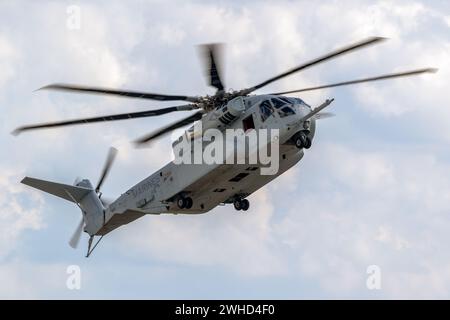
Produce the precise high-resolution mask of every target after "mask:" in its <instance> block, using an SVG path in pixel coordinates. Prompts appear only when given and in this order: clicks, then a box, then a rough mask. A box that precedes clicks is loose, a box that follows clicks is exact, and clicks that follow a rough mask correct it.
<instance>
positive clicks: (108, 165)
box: [95, 147, 117, 193]
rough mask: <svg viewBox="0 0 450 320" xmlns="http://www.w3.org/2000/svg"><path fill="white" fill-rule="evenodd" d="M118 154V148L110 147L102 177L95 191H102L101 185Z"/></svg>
mask: <svg viewBox="0 0 450 320" xmlns="http://www.w3.org/2000/svg"><path fill="white" fill-rule="evenodd" d="M116 155H117V149H116V148H113V147H111V148H109V152H108V157H107V158H106V162H105V165H104V167H103V170H102V173H101V175H100V179H99V180H98V183H97V186H96V187H95V192H97V193H98V192H99V191H100V187H101V186H102V184H103V182H104V181H105V178H106V176H107V175H108V173H109V170H110V169H111V166H112V164H113V162H114V159H115V158H116Z"/></svg>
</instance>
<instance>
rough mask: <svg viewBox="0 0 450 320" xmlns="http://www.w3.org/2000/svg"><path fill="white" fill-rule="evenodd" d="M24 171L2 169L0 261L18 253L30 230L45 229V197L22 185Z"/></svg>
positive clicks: (0, 178)
mask: <svg viewBox="0 0 450 320" xmlns="http://www.w3.org/2000/svg"><path fill="white" fill-rule="evenodd" d="M22 177H23V171H21V172H16V171H15V170H12V169H9V170H8V169H6V168H2V175H1V176H0V212H1V215H0V260H1V258H3V257H5V256H6V255H7V254H8V253H10V252H11V251H12V250H14V248H15V245H16V244H17V242H18V240H19V239H20V236H21V235H22V234H23V233H25V232H26V231H27V230H38V229H41V228H42V227H43V223H42V216H41V210H42V208H43V206H44V201H43V198H42V196H41V195H40V194H38V193H37V192H33V191H30V190H26V189H25V188H24V187H22V186H20V185H19V184H18V182H19V181H20V179H21V178H22Z"/></svg>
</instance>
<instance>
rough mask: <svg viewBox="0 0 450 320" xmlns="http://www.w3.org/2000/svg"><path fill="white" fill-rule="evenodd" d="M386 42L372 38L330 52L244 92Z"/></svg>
mask: <svg viewBox="0 0 450 320" xmlns="http://www.w3.org/2000/svg"><path fill="white" fill-rule="evenodd" d="M384 40H386V38H382V37H372V38H368V39H366V40H363V41H361V42H358V43H355V44H352V45H350V46H347V47H343V48H341V49H338V50H336V51H333V52H330V53H328V54H326V55H324V56H322V57H319V58H317V59H314V60H311V61H309V62H307V63H304V64H301V65H300V66H298V67H296V68H294V69H291V70H288V71H286V72H284V73H282V74H280V75H278V76H276V77H273V78H270V79H268V80H266V81H264V82H261V83H260V84H257V85H256V86H254V87H251V88H248V89H244V90H243V92H244V93H245V94H249V93H251V92H253V91H255V90H257V89H259V88H262V87H264V86H266V85H268V84H269V83H272V82H274V81H277V80H280V79H282V78H284V77H287V76H289V75H291V74H293V73H296V72H299V71H301V70H305V69H307V68H309V67H312V66H314V65H317V64H319V63H322V62H325V61H327V60H330V59H333V58H336V57H338V56H340V55H343V54H346V53H349V52H351V51H354V50H357V49H361V48H364V47H367V46H369V45H373V44H376V43H379V42H381V41H384Z"/></svg>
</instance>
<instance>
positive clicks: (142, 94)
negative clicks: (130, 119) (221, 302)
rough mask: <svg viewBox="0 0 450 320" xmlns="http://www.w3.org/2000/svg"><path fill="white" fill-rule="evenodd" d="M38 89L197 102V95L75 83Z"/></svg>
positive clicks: (58, 84) (51, 85)
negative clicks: (117, 88)
mask: <svg viewBox="0 0 450 320" xmlns="http://www.w3.org/2000/svg"><path fill="white" fill-rule="evenodd" d="M38 90H60V91H71V92H78V93H96V94H106V95H107V94H109V95H116V96H121V97H130V98H141V99H150V100H158V101H177V100H181V101H189V102H197V101H198V98H197V97H190V96H183V95H167V94H158V93H149V92H137V91H128V90H116V89H109V88H99V87H88V86H80V85H75V84H63V83H55V84H50V85H48V86H45V87H42V88H40V89H38Z"/></svg>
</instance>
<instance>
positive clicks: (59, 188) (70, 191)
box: [21, 177, 93, 202]
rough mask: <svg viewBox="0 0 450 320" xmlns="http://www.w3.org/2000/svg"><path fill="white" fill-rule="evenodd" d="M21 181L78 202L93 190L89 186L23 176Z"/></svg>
mask: <svg viewBox="0 0 450 320" xmlns="http://www.w3.org/2000/svg"><path fill="white" fill-rule="evenodd" d="M21 182H22V183H23V184H26V185H27V186H30V187H33V188H36V189H39V190H42V191H45V192H47V193H50V194H53V195H54V196H57V197H60V198H63V199H64V200H67V201H71V202H75V201H78V202H80V201H81V199H83V198H84V197H85V196H86V195H87V194H88V193H89V192H91V191H93V189H89V188H84V187H77V186H71V185H68V184H63V183H56V182H51V181H45V180H39V179H35V178H30V177H25V178H23V180H22V181H21ZM74 200H75V201H74Z"/></svg>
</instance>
